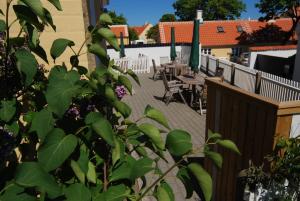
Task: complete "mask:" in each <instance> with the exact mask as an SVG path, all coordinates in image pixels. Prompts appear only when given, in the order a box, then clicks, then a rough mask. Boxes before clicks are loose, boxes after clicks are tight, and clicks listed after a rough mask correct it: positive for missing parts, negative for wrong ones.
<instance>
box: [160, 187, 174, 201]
mask: <svg viewBox="0 0 300 201" xmlns="http://www.w3.org/2000/svg"><path fill="white" fill-rule="evenodd" d="M170 190H171V191H170ZM156 197H157V200H158V201H174V200H175V198H174V194H173V192H172V189H171V188H169V186H167V184H166V183H163V184H162V185H160V186H158V187H157V188H156Z"/></svg>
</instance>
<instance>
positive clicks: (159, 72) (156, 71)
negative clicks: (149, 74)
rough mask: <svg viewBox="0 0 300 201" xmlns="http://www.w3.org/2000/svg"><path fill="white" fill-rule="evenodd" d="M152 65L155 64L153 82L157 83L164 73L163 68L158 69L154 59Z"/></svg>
mask: <svg viewBox="0 0 300 201" xmlns="http://www.w3.org/2000/svg"><path fill="white" fill-rule="evenodd" d="M152 64H153V78H152V79H153V80H154V81H156V80H157V77H158V76H160V75H161V73H162V72H163V71H164V68H163V67H158V66H156V64H155V60H154V59H152Z"/></svg>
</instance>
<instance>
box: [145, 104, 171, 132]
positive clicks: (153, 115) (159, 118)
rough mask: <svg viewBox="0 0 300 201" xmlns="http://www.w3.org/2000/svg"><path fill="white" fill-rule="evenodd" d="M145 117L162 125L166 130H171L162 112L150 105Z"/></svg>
mask: <svg viewBox="0 0 300 201" xmlns="http://www.w3.org/2000/svg"><path fill="white" fill-rule="evenodd" d="M144 115H145V116H146V117H148V118H150V119H153V120H154V121H156V122H158V123H160V124H162V125H163V126H165V127H166V128H170V127H169V125H168V121H167V119H166V117H165V115H164V114H163V113H162V112H161V111H159V110H157V109H155V108H153V107H151V106H150V105H147V107H146V109H145V111H144Z"/></svg>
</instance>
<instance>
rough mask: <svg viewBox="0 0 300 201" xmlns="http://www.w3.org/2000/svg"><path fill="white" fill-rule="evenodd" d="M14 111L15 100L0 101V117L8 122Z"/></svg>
mask: <svg viewBox="0 0 300 201" xmlns="http://www.w3.org/2000/svg"><path fill="white" fill-rule="evenodd" d="M15 113H16V100H10V101H4V100H3V101H1V108H0V119H1V120H2V121H5V122H9V121H10V120H11V119H12V118H13V116H14V115H15Z"/></svg>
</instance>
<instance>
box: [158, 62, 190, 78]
mask: <svg viewBox="0 0 300 201" xmlns="http://www.w3.org/2000/svg"><path fill="white" fill-rule="evenodd" d="M161 66H162V67H164V68H165V70H167V69H169V71H170V80H172V78H173V76H175V77H176V76H177V75H179V74H180V72H181V70H182V68H185V67H187V65H186V64H179V63H166V64H162V65H161Z"/></svg>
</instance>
